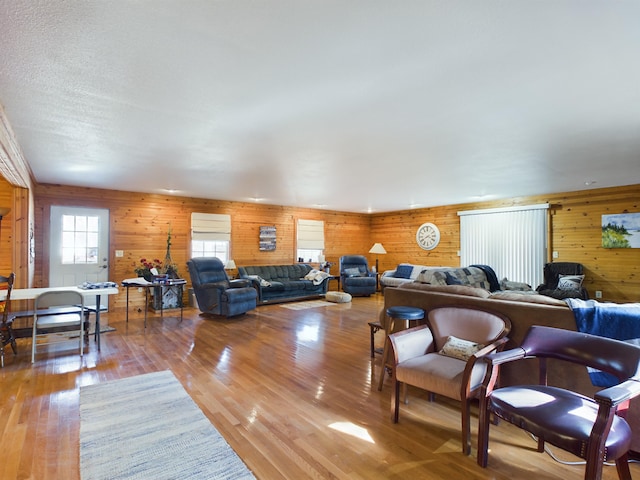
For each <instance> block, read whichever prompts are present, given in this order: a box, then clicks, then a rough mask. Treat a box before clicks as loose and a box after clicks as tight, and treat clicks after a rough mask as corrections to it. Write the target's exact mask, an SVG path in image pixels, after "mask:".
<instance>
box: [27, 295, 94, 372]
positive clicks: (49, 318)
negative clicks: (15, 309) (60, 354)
mask: <svg viewBox="0 0 640 480" xmlns="http://www.w3.org/2000/svg"><path fill="white" fill-rule="evenodd" d="M34 307H35V313H34V317H33V341H32V344H31V363H34V362H35V359H36V352H37V347H38V346H40V345H47V344H53V343H58V342H60V341H64V340H68V341H71V340H74V339H73V338H72V337H70V336H69V335H70V332H76V333H77V334H78V335H79V339H78V342H79V349H80V357H82V356H83V354H84V342H85V340H86V339H85V323H86V318H85V306H84V297H83V296H82V295H81V294H80V293H79V292H77V291H74V290H51V291H49V292H44V293H41V294H40V295H38V296H37V297H36V299H35V302H34ZM52 334H53V338H51V339H50V338H48V337H49V336H52ZM56 334H57V335H56ZM61 337H62V338H61ZM39 338H43V339H44V340H39Z"/></svg>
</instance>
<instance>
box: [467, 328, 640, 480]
mask: <svg viewBox="0 0 640 480" xmlns="http://www.w3.org/2000/svg"><path fill="white" fill-rule="evenodd" d="M550 359H551V360H552V361H553V362H556V363H555V364H556V365H558V362H570V363H574V364H578V365H584V366H585V367H590V368H593V369H595V370H598V371H600V372H604V373H606V374H609V375H610V376H611V377H610V378H611V382H610V383H609V384H608V385H609V386H608V387H607V388H604V389H603V390H600V391H598V392H597V393H595V395H593V397H587V396H585V395H581V394H579V393H577V392H573V391H570V390H566V389H563V388H557V387H554V386H551V385H548V384H547V363H548V360H550ZM518 361H527V362H537V363H538V365H539V373H540V375H539V379H540V380H539V383H538V384H533V385H511V386H505V387H500V386H499V385H498V384H497V380H498V378H499V370H500V368H501V366H502V365H505V364H507V363H509V362H518ZM481 362H482V363H486V364H487V365H488V368H487V370H486V374H485V378H484V379H483V382H482V387H481V388H480V415H479V416H480V419H479V422H478V423H479V426H478V459H477V460H478V464H479V465H480V466H482V467H486V466H487V460H488V455H489V454H488V452H489V426H490V425H489V424H490V423H492V422H491V421H490V420H491V418H490V417H491V416H492V415H495V416H497V417H499V418H502V419H503V420H505V421H507V422H509V423H511V424H513V425H515V426H517V427H519V428H522V429H523V430H525V431H527V432H529V433H530V434H532V435H533V436H534V437H535V438H536V439H537V444H538V445H537V447H538V452H543V451H544V449H545V443H550V444H551V445H554V446H556V447H558V448H561V449H563V450H565V451H568V452H571V453H573V454H574V455H576V456H578V457H581V458H583V459H585V460H586V467H585V474H584V478H585V479H589V480H592V479H600V478H602V464H603V462H604V461H609V462H611V461H615V463H616V469H617V471H618V476H619V478H620V479H621V480H631V474H630V472H629V464H628V459H629V457H628V451H629V448H630V445H631V436H632V433H631V427H630V426H629V424H628V423H627V421H626V420H625V419H624V417H625V414H626V412H627V409H628V407H629V401H630V400H631V399H632V398H634V397H637V396H638V395H640V348H638V347H637V346H636V345H633V344H631V343H626V342H621V341H618V340H613V339H610V338H606V337H600V336H595V335H589V334H586V333H580V332H575V331H571V330H564V329H559V328H551V327H543V326H539V325H534V326H532V327H530V328H529V330H528V332H527V334H526V335H525V337H524V339H523V340H522V343H521V344H520V346H519V347H517V348H514V349H510V350H506V351H503V352H500V353H495V354H490V355H487V356H485V357H484V358H483V359H482V360H481Z"/></svg>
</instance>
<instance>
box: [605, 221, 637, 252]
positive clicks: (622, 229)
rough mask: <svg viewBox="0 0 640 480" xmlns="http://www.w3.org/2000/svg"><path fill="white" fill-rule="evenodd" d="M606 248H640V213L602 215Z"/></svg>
mask: <svg viewBox="0 0 640 480" xmlns="http://www.w3.org/2000/svg"><path fill="white" fill-rule="evenodd" d="M602 246H603V247H604V248H640V213H618V214H613V215H602Z"/></svg>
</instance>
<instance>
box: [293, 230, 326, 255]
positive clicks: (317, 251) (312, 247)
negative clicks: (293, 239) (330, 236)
mask: <svg viewBox="0 0 640 480" xmlns="http://www.w3.org/2000/svg"><path fill="white" fill-rule="evenodd" d="M297 252H298V253H297V258H298V259H302V260H303V261H304V262H319V261H320V258H321V257H322V256H323V253H324V222H323V221H322V220H298V229H297Z"/></svg>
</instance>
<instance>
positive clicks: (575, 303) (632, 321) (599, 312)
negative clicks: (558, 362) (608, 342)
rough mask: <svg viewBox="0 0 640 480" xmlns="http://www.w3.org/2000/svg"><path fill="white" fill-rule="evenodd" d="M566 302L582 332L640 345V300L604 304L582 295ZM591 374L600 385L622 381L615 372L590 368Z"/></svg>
mask: <svg viewBox="0 0 640 480" xmlns="http://www.w3.org/2000/svg"><path fill="white" fill-rule="evenodd" d="M565 301H566V302H567V304H568V305H569V307H571V310H573V315H574V316H575V319H576V327H577V329H578V331H579V332H584V333H590V334H592V335H599V336H601V337H608V338H614V339H616V340H623V341H631V342H630V343H635V344H640V303H600V302H597V301H595V300H581V299H579V298H567V299H565ZM634 340H636V341H634ZM589 376H590V378H591V383H593V384H594V385H595V386H598V387H609V386H611V385H615V384H617V383H619V382H618V380H617V379H615V378H614V377H613V376H612V375H609V374H607V373H603V372H599V371H596V370H592V371H590V372H589Z"/></svg>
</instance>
